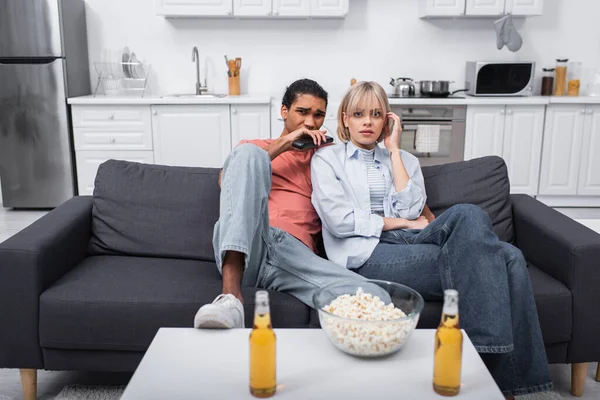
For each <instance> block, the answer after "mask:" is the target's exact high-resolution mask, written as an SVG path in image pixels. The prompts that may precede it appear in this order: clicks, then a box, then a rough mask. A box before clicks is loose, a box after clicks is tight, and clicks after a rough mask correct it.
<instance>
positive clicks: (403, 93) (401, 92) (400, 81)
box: [390, 78, 415, 97]
mask: <svg viewBox="0 0 600 400" xmlns="http://www.w3.org/2000/svg"><path fill="white" fill-rule="evenodd" d="M390 85H392V86H393V87H394V95H395V96H397V97H410V96H414V95H415V84H414V82H413V80H412V79H411V78H396V79H394V78H391V80H390Z"/></svg>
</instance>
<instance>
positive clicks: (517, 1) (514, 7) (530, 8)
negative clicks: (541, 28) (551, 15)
mask: <svg viewBox="0 0 600 400" xmlns="http://www.w3.org/2000/svg"><path fill="white" fill-rule="evenodd" d="M543 11H544V0H506V12H507V13H511V14H513V15H523V16H530V15H542V12H543Z"/></svg>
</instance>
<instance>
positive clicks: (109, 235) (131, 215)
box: [88, 160, 220, 260]
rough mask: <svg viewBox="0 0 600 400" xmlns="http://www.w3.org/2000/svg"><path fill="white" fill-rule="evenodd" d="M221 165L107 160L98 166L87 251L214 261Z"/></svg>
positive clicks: (95, 253) (94, 253)
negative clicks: (182, 164)
mask: <svg viewBox="0 0 600 400" xmlns="http://www.w3.org/2000/svg"><path fill="white" fill-rule="evenodd" d="M218 177H219V169H217V168H187V167H167V166H161V165H151V164H140V163H135V162H127V161H116V160H109V161H106V162H105V163H103V164H102V165H100V168H99V169H98V173H97V175H96V180H95V183H94V184H95V188H94V197H93V207H92V237H91V240H90V243H89V246H88V252H89V253H90V254H92V255H97V254H126V255H132V256H146V257H173V258H185V259H196V260H214V253H213V248H212V232H213V226H214V224H215V222H217V219H218V218H219V194H220V191H219V186H218V183H217V181H218Z"/></svg>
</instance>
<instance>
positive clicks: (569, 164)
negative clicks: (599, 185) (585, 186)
mask: <svg viewBox="0 0 600 400" xmlns="http://www.w3.org/2000/svg"><path fill="white" fill-rule="evenodd" d="M585 111H586V110H585V106H583V105H579V104H578V105H549V106H548V107H547V110H546V128H545V132H544V146H543V149H542V167H541V172H540V189H539V194H541V195H575V194H577V186H578V179H579V167H580V160H579V156H580V154H581V143H582V140H583V130H584V120H585Z"/></svg>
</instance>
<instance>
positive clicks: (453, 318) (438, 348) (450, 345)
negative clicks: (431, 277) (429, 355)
mask: <svg viewBox="0 0 600 400" xmlns="http://www.w3.org/2000/svg"><path fill="white" fill-rule="evenodd" d="M462 343H463V337H462V332H461V330H460V327H459V325H458V292H457V291H456V290H451V289H449V290H445V291H444V308H443V310H442V320H441V321H440V325H439V326H438V328H437V331H436V332H435V350H434V355H433V390H434V391H435V392H436V393H438V394H441V395H442V396H456V395H457V394H458V392H459V391H460V373H461V366H462Z"/></svg>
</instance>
